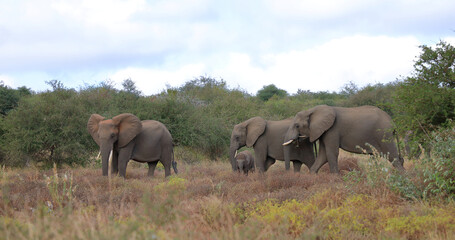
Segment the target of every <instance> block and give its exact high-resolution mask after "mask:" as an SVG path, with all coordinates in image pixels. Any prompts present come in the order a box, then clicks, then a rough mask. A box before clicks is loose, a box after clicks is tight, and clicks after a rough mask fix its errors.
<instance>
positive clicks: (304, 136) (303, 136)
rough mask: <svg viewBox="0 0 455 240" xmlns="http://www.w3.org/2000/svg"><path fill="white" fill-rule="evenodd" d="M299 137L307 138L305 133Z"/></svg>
mask: <svg viewBox="0 0 455 240" xmlns="http://www.w3.org/2000/svg"><path fill="white" fill-rule="evenodd" d="M299 138H308V136H307V135H302V136H299Z"/></svg>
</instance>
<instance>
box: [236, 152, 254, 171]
mask: <svg viewBox="0 0 455 240" xmlns="http://www.w3.org/2000/svg"><path fill="white" fill-rule="evenodd" d="M235 161H236V162H237V170H238V171H239V172H242V171H243V172H244V173H245V174H246V175H248V172H249V171H251V172H254V157H253V154H251V152H249V151H243V152H239V153H238V154H237V155H236V156H235Z"/></svg>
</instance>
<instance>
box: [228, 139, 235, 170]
mask: <svg viewBox="0 0 455 240" xmlns="http://www.w3.org/2000/svg"><path fill="white" fill-rule="evenodd" d="M236 154H237V147H236V146H235V145H232V144H231V147H230V148H229V160H230V161H231V166H232V171H236V170H237V163H236V161H235V155H236Z"/></svg>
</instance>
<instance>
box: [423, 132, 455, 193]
mask: <svg viewBox="0 0 455 240" xmlns="http://www.w3.org/2000/svg"><path fill="white" fill-rule="evenodd" d="M433 139H434V142H433V143H432V149H433V151H432V154H431V157H426V158H424V159H423V160H422V162H423V167H422V172H423V178H424V181H425V183H426V187H425V191H424V193H425V196H427V197H431V196H439V197H444V198H449V199H452V200H454V199H455V129H454V128H452V129H446V130H442V131H441V132H438V133H433Z"/></svg>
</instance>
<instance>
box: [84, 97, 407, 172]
mask: <svg viewBox="0 0 455 240" xmlns="http://www.w3.org/2000/svg"><path fill="white" fill-rule="evenodd" d="M87 129H88V131H89V133H90V135H91V136H92V137H93V139H94V140H95V142H96V143H97V144H98V145H99V146H100V152H101V156H102V171H103V175H105V176H106V175H108V165H109V161H111V162H112V167H111V172H112V173H114V174H117V173H118V174H119V175H120V176H122V177H125V174H126V166H127V164H128V161H129V160H135V161H138V162H147V163H148V165H149V171H148V175H149V176H153V174H154V171H155V167H156V165H157V163H158V161H159V162H161V163H162V164H163V166H164V171H165V176H166V177H167V176H169V175H170V174H171V166H172V168H173V169H174V172H175V173H177V163H176V162H175V160H174V153H173V143H172V136H171V134H170V133H169V131H168V130H167V128H166V126H164V124H162V123H160V122H158V121H154V120H144V121H140V120H139V118H137V117H136V116H134V115H132V114H128V113H124V114H120V115H118V116H116V117H114V118H112V119H107V120H105V119H104V117H102V116H100V115H98V114H92V115H91V117H90V119H89V120H88V124H87ZM393 136H394V131H393V124H392V120H391V118H390V116H389V115H388V114H387V113H385V112H384V111H382V110H381V109H379V108H377V107H373V106H362V107H354V108H343V107H331V106H326V105H319V106H316V107H313V108H311V109H308V110H305V111H301V112H298V113H297V114H296V115H295V117H294V118H288V119H284V120H280V121H270V120H265V119H263V118H261V117H253V118H250V119H248V120H246V121H244V122H241V123H239V124H237V125H235V126H234V128H233V130H232V134H231V140H230V148H229V158H230V163H231V166H232V170H233V171H241V172H244V173H245V174H248V172H249V171H254V170H255V169H257V170H258V171H259V172H265V171H267V169H268V168H269V167H270V166H271V165H272V164H274V163H275V161H276V160H280V161H285V168H286V170H289V168H290V162H291V161H292V163H293V166H294V171H295V172H299V171H300V168H301V166H302V164H305V165H306V166H307V167H308V168H309V170H310V172H311V173H317V172H318V171H319V169H320V168H321V167H322V166H323V165H324V164H325V163H326V162H328V163H329V167H330V172H331V173H338V172H339V169H338V154H339V149H340V148H341V149H343V150H345V151H348V152H352V153H367V154H372V153H373V152H374V151H377V152H379V153H380V154H382V155H384V156H385V157H386V158H387V159H388V160H389V161H390V162H391V163H392V165H393V166H394V167H396V168H397V169H399V170H404V167H403V162H404V161H403V158H402V157H401V156H400V154H399V150H398V148H397V145H396V144H395V143H394V141H393ZM316 143H318V144H316ZM244 146H246V147H249V148H253V149H254V157H253V155H252V154H251V153H250V152H249V151H242V152H240V153H238V150H239V149H240V148H242V147H244ZM316 151H317V154H316V157H315V152H316Z"/></svg>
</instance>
